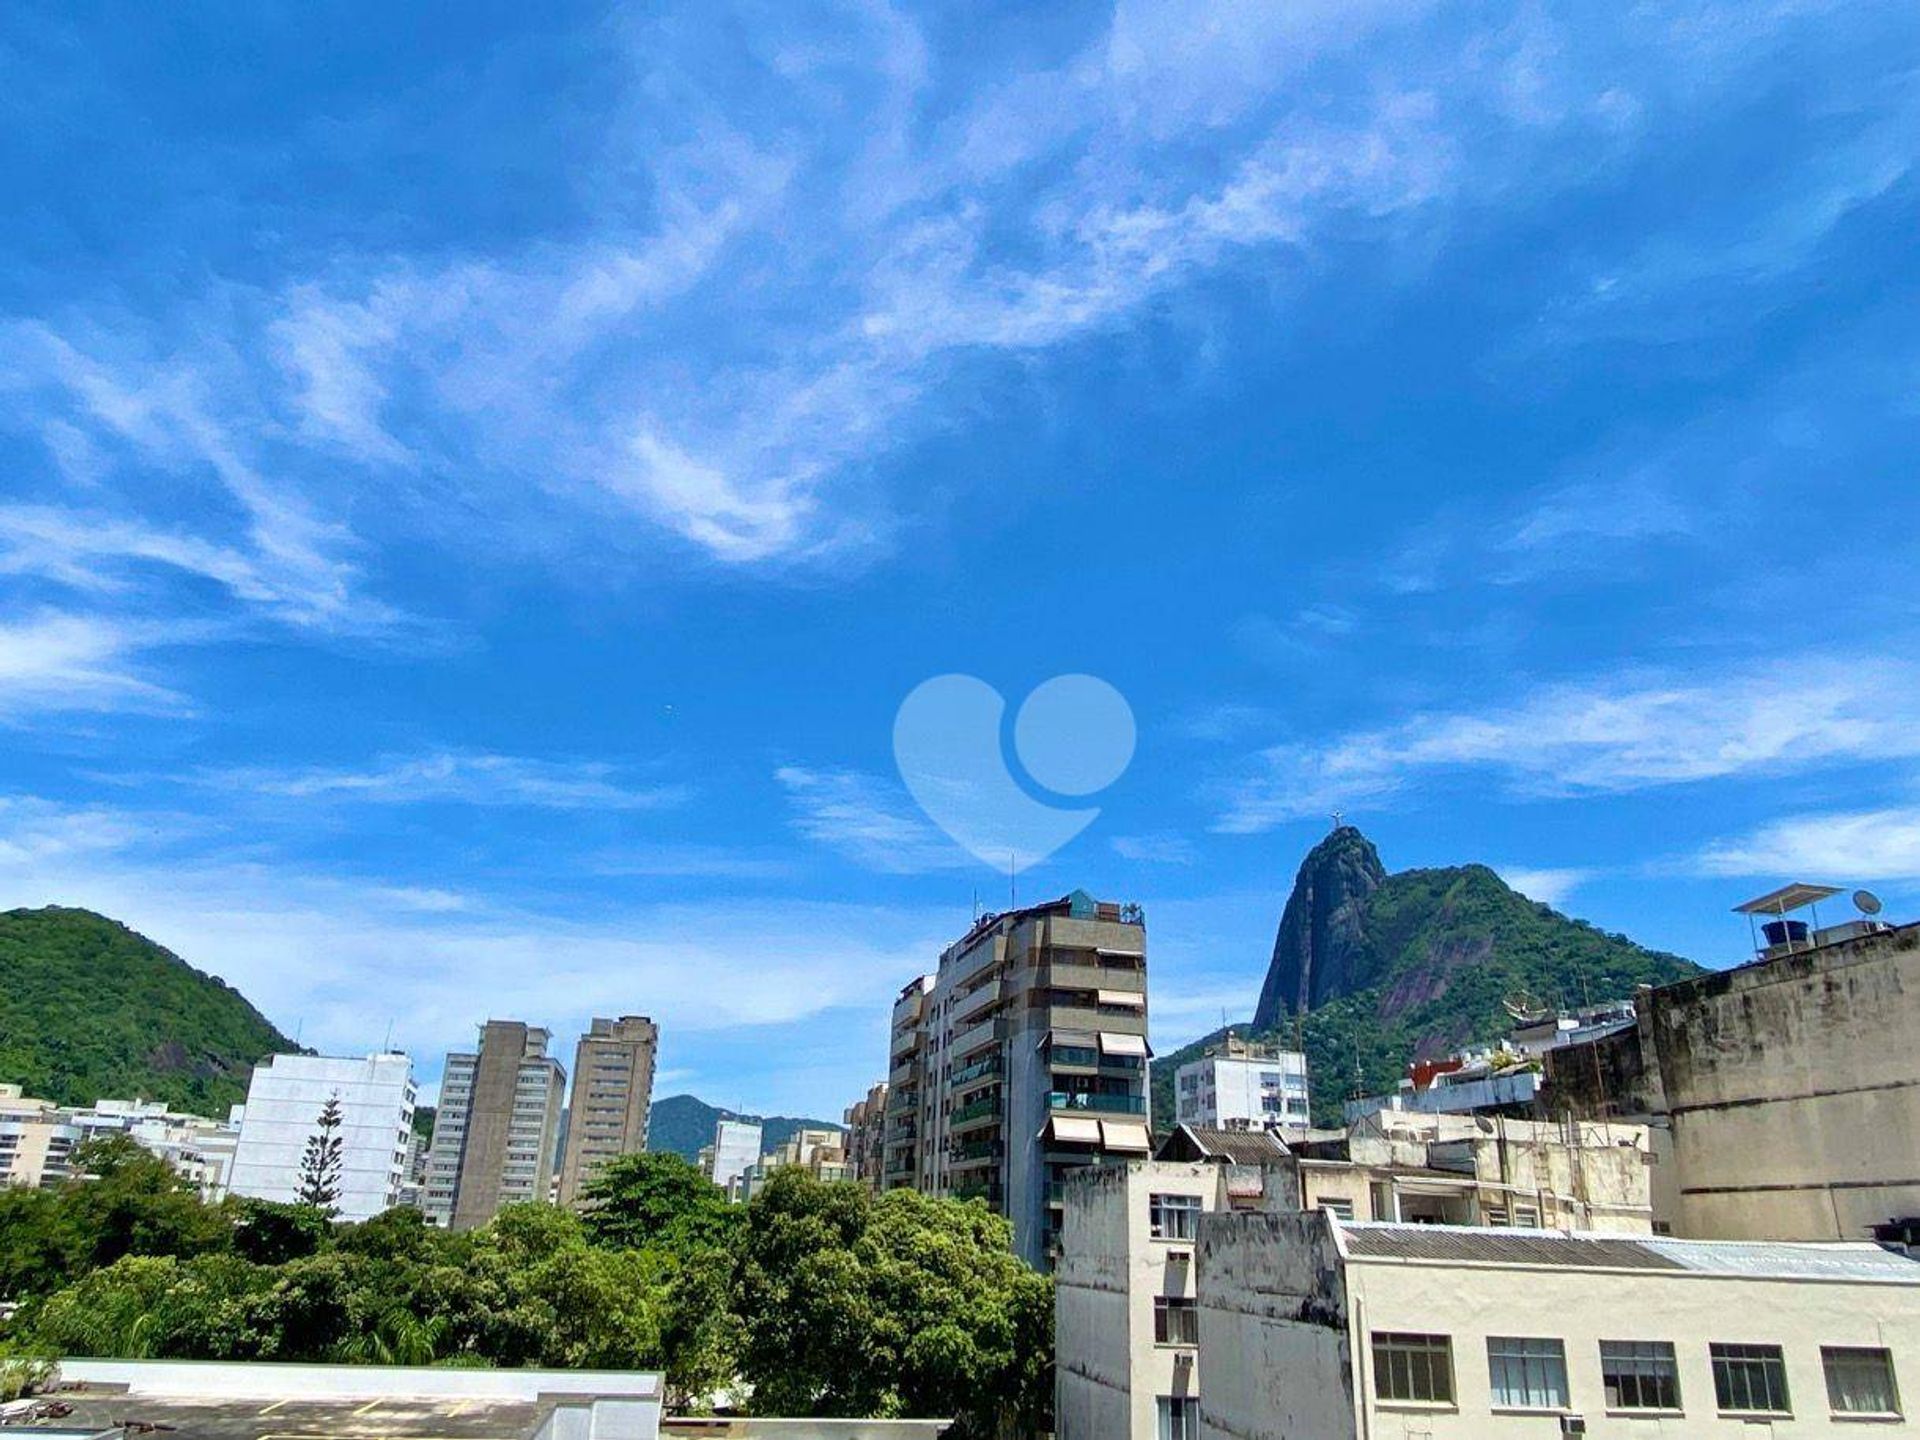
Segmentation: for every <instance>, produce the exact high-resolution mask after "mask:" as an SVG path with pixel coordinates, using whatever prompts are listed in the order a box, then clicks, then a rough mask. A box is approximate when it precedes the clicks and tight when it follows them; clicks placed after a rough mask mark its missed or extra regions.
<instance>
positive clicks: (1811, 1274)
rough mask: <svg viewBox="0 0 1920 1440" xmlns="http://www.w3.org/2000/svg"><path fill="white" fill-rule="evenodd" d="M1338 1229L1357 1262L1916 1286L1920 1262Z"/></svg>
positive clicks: (1705, 1244)
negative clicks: (1423, 1262)
mask: <svg viewBox="0 0 1920 1440" xmlns="http://www.w3.org/2000/svg"><path fill="white" fill-rule="evenodd" d="M1340 1228H1341V1230H1342V1232H1343V1233H1344V1235H1345V1238H1346V1245H1347V1253H1348V1254H1350V1255H1352V1256H1354V1257H1356V1258H1360V1259H1377V1260H1431V1261H1440V1262H1443V1263H1444V1262H1451V1263H1453V1264H1463V1265H1464V1264H1478V1265H1517V1266H1537V1267H1540V1268H1545V1269H1560V1270H1663V1271H1668V1272H1671V1273H1684V1272H1692V1273H1694V1274H1700V1275H1740V1276H1746V1277H1748V1278H1750V1279H1756V1280H1861V1281H1876V1282H1881V1283H1887V1282H1892V1283H1897V1284H1904V1285H1920V1261H1916V1260H1913V1259H1911V1258H1909V1257H1908V1256H1907V1255H1906V1254H1904V1253H1903V1252H1901V1251H1899V1250H1894V1249H1888V1248H1887V1247H1885V1246H1881V1245H1874V1244H1867V1243H1855V1242H1845V1243H1833V1244H1810V1243H1803V1244H1796V1243H1787V1242H1768V1241H1744V1240H1669V1239H1666V1238H1664V1237H1660V1236H1652V1235H1646V1236H1631V1235H1603V1234H1594V1233H1585V1232H1572V1233H1570V1232H1567V1231H1560V1230H1507V1229H1487V1228H1478V1227H1468V1226H1455V1225H1385V1224H1375V1223H1367V1222H1359V1223H1347V1222H1342V1223H1341V1226H1340Z"/></svg>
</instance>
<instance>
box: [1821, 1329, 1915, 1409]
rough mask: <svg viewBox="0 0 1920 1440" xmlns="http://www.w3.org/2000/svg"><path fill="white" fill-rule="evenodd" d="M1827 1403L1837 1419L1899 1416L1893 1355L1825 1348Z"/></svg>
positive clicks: (1862, 1349) (1845, 1347) (1861, 1349)
mask: <svg viewBox="0 0 1920 1440" xmlns="http://www.w3.org/2000/svg"><path fill="white" fill-rule="evenodd" d="M1820 1361H1821V1363H1822V1364H1823V1365H1824V1366H1825V1367H1826V1371H1827V1402H1828V1403H1829V1404H1830V1405H1832V1406H1833V1413H1834V1414H1836V1415H1898V1414H1899V1413H1900V1392H1899V1391H1898V1390H1897V1389H1895V1388H1894V1383H1893V1355H1892V1354H1891V1353H1890V1352H1889V1351H1886V1350H1875V1349H1871V1348H1867V1347H1862V1346H1853V1345H1823V1346H1821V1347H1820Z"/></svg>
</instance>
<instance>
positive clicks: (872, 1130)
mask: <svg viewBox="0 0 1920 1440" xmlns="http://www.w3.org/2000/svg"><path fill="white" fill-rule="evenodd" d="M841 1118H843V1119H844V1120H845V1121H846V1122H847V1142H846V1143H847V1171H848V1177H849V1178H850V1179H854V1180H858V1181H859V1182H860V1183H861V1184H862V1185H865V1186H866V1187H867V1188H868V1189H869V1190H879V1189H880V1188H881V1167H882V1166H883V1164H884V1163H885V1156H886V1133H887V1082H886V1081H884V1080H882V1081H881V1082H880V1083H879V1084H878V1085H875V1086H873V1087H872V1088H871V1089H869V1090H868V1091H867V1095H866V1098H865V1099H864V1100H856V1101H855V1102H854V1103H853V1104H851V1105H849V1106H848V1107H847V1109H846V1113H845V1114H844V1115H843V1116H842V1117H841Z"/></svg>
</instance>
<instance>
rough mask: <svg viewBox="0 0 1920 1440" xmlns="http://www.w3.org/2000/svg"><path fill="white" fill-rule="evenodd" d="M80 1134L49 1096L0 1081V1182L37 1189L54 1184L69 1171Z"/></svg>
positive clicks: (64, 1177)
mask: <svg viewBox="0 0 1920 1440" xmlns="http://www.w3.org/2000/svg"><path fill="white" fill-rule="evenodd" d="M83 1138H84V1136H83V1133H82V1132H81V1130H80V1128H79V1127H78V1126H77V1125H75V1124H74V1123H73V1121H72V1118H71V1117H70V1116H68V1115H67V1114H66V1113H65V1112H63V1111H62V1110H61V1109H60V1107H59V1106H58V1105H55V1104H54V1103H53V1102H52V1101H51V1100H37V1099H35V1098H33V1097H32V1096H30V1095H26V1094H24V1093H23V1092H22V1089H21V1087H20V1086H18V1085H0V1185H17V1186H20V1187H22V1188H25V1189H30V1190H37V1189H39V1188H41V1187H42V1186H45V1185H56V1184H58V1183H59V1182H60V1181H62V1180H65V1179H66V1178H67V1177H68V1176H69V1175H71V1174H72V1173H73V1172H72V1169H71V1167H70V1166H69V1165H68V1161H69V1160H70V1159H71V1158H72V1156H73V1151H74V1147H75V1146H77V1145H79V1144H80V1142H81V1140H82V1139H83Z"/></svg>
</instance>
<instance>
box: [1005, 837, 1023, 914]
mask: <svg viewBox="0 0 1920 1440" xmlns="http://www.w3.org/2000/svg"><path fill="white" fill-rule="evenodd" d="M1019 874H1020V868H1019V856H1018V855H1017V854H1016V853H1015V852H1014V851H1012V850H1009V851H1008V852H1007V908H1008V909H1009V910H1018V909H1019V908H1020V891H1019V886H1018V884H1017V883H1016V879H1017V877H1018V875H1019Z"/></svg>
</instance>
